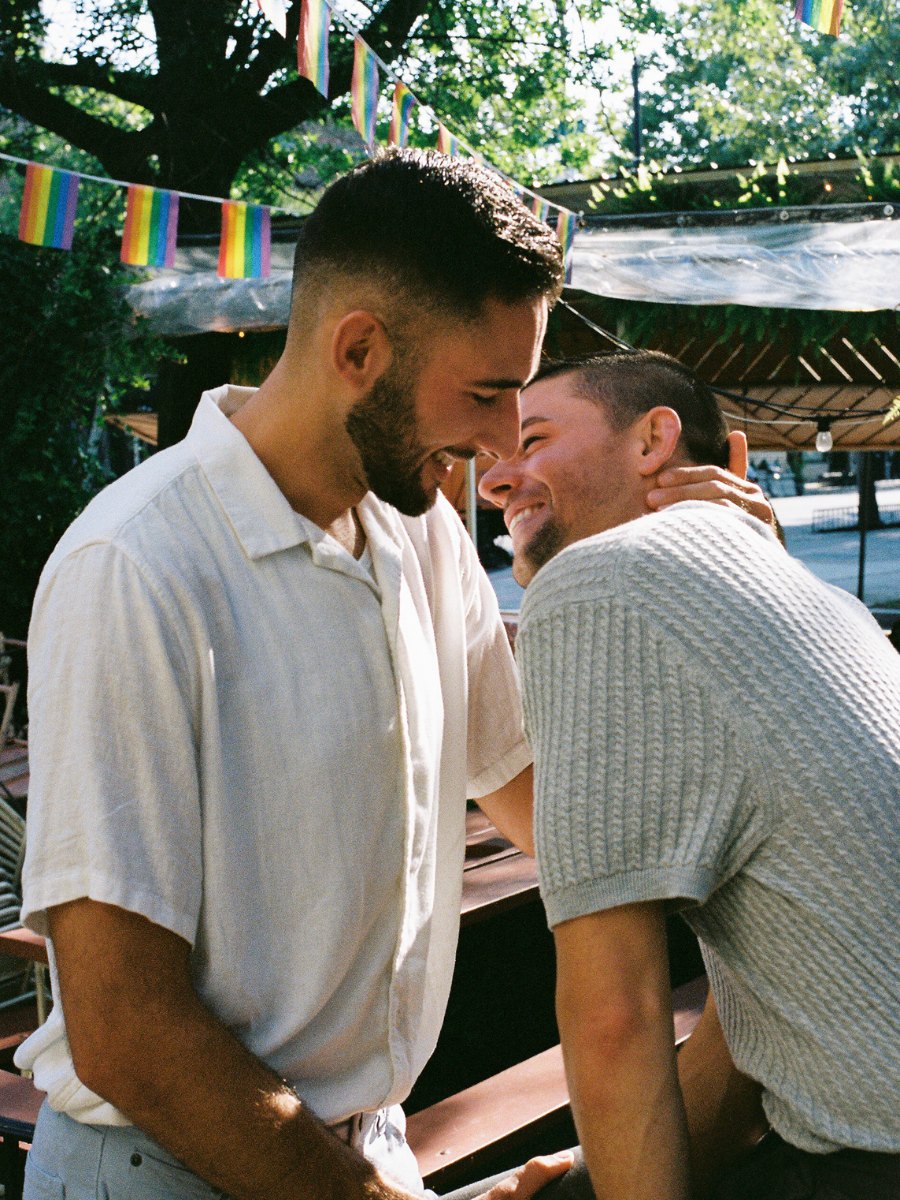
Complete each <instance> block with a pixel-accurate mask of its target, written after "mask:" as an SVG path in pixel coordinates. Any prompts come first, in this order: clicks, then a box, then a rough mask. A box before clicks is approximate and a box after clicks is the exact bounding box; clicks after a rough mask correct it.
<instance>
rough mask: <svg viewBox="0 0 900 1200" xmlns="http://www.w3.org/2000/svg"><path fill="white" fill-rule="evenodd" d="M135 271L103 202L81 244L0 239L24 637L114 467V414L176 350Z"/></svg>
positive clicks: (8, 514)
mask: <svg viewBox="0 0 900 1200" xmlns="http://www.w3.org/2000/svg"><path fill="white" fill-rule="evenodd" d="M2 207H5V206H0V210H2ZM125 278H126V273H125V272H124V271H123V270H122V269H121V268H120V266H119V264H118V241H117V239H116V237H115V234H114V233H113V231H112V229H111V222H110V217H109V213H108V212H105V211H103V210H102V208H101V207H100V206H94V210H93V211H92V212H90V213H89V214H88V219H87V220H86V221H85V222H84V224H83V226H82V227H81V228H80V230H79V237H78V239H77V242H76V246H75V248H74V249H73V250H72V251H71V252H70V253H66V252H64V251H59V250H52V249H38V248H36V247H34V246H26V245H24V244H22V243H21V242H18V241H15V240H13V239H12V238H10V237H6V236H2V237H0V279H2V280H3V286H0V325H2V328H3V331H4V339H5V349H4V352H3V354H2V355H0V479H2V480H3V496H4V519H3V522H2V523H0V562H2V563H3V564H4V567H3V571H2V572H0V629H2V630H3V631H4V632H5V633H7V634H9V635H11V636H22V635H24V632H25V630H26V628H27V623H28V614H29V611H30V608H31V601H32V597H33V595H34V588H35V586H36V584H37V579H38V576H39V574H40V571H41V568H42V566H43V564H44V562H45V560H46V559H47V556H48V555H49V553H50V551H51V549H52V548H53V546H54V544H55V543H56V541H57V540H58V538H59V537H60V535H61V534H62V533H63V531H64V530H65V528H66V526H67V525H68V524H69V523H70V522H71V521H72V520H73V518H74V517H75V516H76V515H77V514H78V513H79V512H80V511H81V509H82V508H83V507H84V505H85V504H86V503H87V501H88V500H89V499H90V498H91V496H93V495H94V494H95V493H96V492H97V491H98V490H99V489H100V488H101V487H102V486H103V485H104V484H105V483H107V482H108V481H109V479H110V477H111V473H110V471H109V469H108V468H107V467H106V466H105V465H104V463H103V460H102V455H101V453H100V449H101V434H102V421H103V415H104V413H106V412H108V411H111V410H115V409H117V408H119V407H120V406H121V405H122V403H123V401H125V400H126V399H127V403H128V405H129V406H133V405H135V403H136V395H135V394H136V393H138V394H140V393H142V392H145V391H146V389H147V388H148V386H149V380H150V378H151V376H152V373H153V371H154V369H155V366H156V364H157V362H158V360H159V357H160V354H161V353H163V352H164V351H163V348H162V347H161V346H160V344H159V343H158V342H157V341H156V339H153V338H151V337H150V336H149V335H148V333H147V332H146V331H145V330H144V329H142V328H141V327H140V326H136V325H135V323H134V318H133V315H132V313H131V310H130V309H129V308H128V306H127V304H126V303H125V299H124V295H123V287H122V285H123V282H124V280H125Z"/></svg>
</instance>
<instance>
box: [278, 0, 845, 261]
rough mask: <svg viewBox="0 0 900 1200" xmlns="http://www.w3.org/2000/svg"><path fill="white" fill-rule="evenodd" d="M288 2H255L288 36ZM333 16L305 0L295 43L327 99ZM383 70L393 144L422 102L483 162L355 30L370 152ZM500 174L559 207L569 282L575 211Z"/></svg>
mask: <svg viewBox="0 0 900 1200" xmlns="http://www.w3.org/2000/svg"><path fill="white" fill-rule="evenodd" d="M287 2H288V0H256V4H257V6H258V7H259V9H260V10H261V11H262V12H263V13H264V14H265V16H267V17H268V19H269V20H270V21H271V22H272V24H273V25H274V26H275V28H276V29H277V30H278V31H279V32H280V33H281V34H282V36H285V28H286V24H287V9H286V5H287ZM809 2H814V3H840V2H841V0H809ZM332 17H337V19H338V20H339V21H340V22H341V24H343V25H345V26H346V27H347V28H350V26H349V25H348V24H347V22H345V20H344V18H343V15H342V14H341V12H340V10H339V9H337V8H335V7H334V6H332V5H329V4H327V3H326V2H325V0H303V3H302V5H301V8H300V33H299V37H298V41H297V69H298V71H299V73H300V74H301V75H302V76H304V78H306V79H308V80H309V81H310V82H311V83H312V84H313V86H314V87H315V88H316V89H317V90H318V91H319V92H320V93H321V94H322V95H323V96H324V97H325V98H326V99H328V38H329V34H330V32H331V21H332ZM323 64H324V68H323ZM379 71H382V72H384V74H385V75H387V76H388V78H391V79H393V80H394V93H393V103H392V106H391V122H390V126H389V128H388V145H389V146H405V145H406V144H407V141H408V138H409V124H410V117H411V115H412V110H413V108H415V107H416V106H418V108H419V111H420V112H428V113H430V114H431V116H432V118H433V119H434V120H435V122H436V124H437V149H438V150H439V151H440V152H441V153H442V154H447V155H449V156H450V157H451V158H455V157H457V155H460V154H467V155H469V156H471V157H473V158H478V159H479V160H480V161H483V160H481V156H480V155H479V154H477V153H476V152H475V151H474V150H473V149H472V147H471V146H469V145H467V143H466V142H464V141H463V140H462V138H460V137H459V136H458V135H457V134H455V133H454V132H453V131H452V130H451V129H449V128H448V127H447V126H446V125H445V124H444V122H443V121H441V120H440V119H439V118H438V117H437V116H436V114H435V113H434V112H433V111H432V110H431V109H430V108H428V107H427V105H423V104H422V103H421V102H420V101H419V99H418V98H417V97H416V96H415V95H414V94H413V92H412V90H411V89H410V88H409V87H407V85H406V84H405V83H403V81H402V80H398V79H395V78H394V76H393V73H392V72H391V69H390V67H389V66H388V65H387V63H385V62H384V61H383V60H382V59H381V58H379V56H378V55H377V54H376V53H375V51H374V50H373V49H372V48H371V47H370V46H369V45H367V43H366V42H365V41H364V40H363V38H362V37H360V35H359V34H358V33H354V38H353V74H352V77H351V82H350V112H351V115H352V118H353V124H354V126H355V127H356V131H357V133H358V134H359V136H360V137H361V138H362V140H363V142H365V144H366V146H367V147H368V149H369V153H372V151H373V150H374V147H375V119H376V110H377V107H378V95H379V87H380V74H379ZM492 170H496V168H492ZM497 174H499V175H502V176H503V178H504V179H506V181H507V183H509V185H510V186H511V187H512V188H513V189H514V190H515V192H516V193H517V195H518V196H519V198H520V199H521V200H522V201H523V202H524V203H528V199H526V197H527V198H530V201H531V210H532V212H533V213H534V214H535V216H536V217H537V218H538V220H540V221H547V220H548V219H549V214H550V208H551V207H553V208H556V209H557V211H558V217H557V231H558V233H559V236H560V241H561V242H562V244H563V251H564V253H565V255H566V260H565V261H566V282H567V283H568V282H570V281H571V277H572V255H571V249H572V242H573V239H574V235H575V228H576V226H577V223H578V217H577V215H576V214H575V213H573V212H570V211H569V210H568V209H566V208H562V207H561V206H560V205H552V206H551V204H550V202H549V201H548V200H545V199H544V198H543V196H540V195H539V194H538V193H537V192H533V191H531V189H530V188H526V187H523V186H522V185H521V184H519V183H516V182H515V181H514V180H512V179H510V178H509V177H508V176H506V175H503V172H502V171H497Z"/></svg>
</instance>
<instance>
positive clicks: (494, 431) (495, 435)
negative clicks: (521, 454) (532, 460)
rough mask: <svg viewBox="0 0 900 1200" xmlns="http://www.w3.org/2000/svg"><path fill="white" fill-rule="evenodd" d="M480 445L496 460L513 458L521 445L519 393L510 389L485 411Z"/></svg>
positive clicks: (479, 437)
mask: <svg viewBox="0 0 900 1200" xmlns="http://www.w3.org/2000/svg"><path fill="white" fill-rule="evenodd" d="M478 445H479V447H480V449H482V450H486V451H487V452H488V453H489V454H493V455H494V456H495V457H496V458H501V459H502V458H511V457H512V456H513V455H514V454H515V452H516V449H517V447H518V445H519V391H518V389H515V390H514V389H512V388H510V389H509V390H508V391H506V392H504V393H503V394H502V395H501V396H499V397H498V398H497V400H495V402H494V403H493V404H492V405H491V407H490V409H487V410H486V411H485V415H484V420H483V421H482V424H481V428H480V429H479V431H478Z"/></svg>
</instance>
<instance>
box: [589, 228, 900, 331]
mask: <svg viewBox="0 0 900 1200" xmlns="http://www.w3.org/2000/svg"><path fill="white" fill-rule="evenodd" d="M887 207H890V206H887ZM573 254H574V259H573V274H572V286H573V287H576V288H580V289H581V290H582V291H585V292H593V293H594V294H595V295H598V296H609V297H611V298H614V299H618V300H646V301H654V302H656V303H658V304H746V305H750V306H753V307H757V308H809V309H834V310H836V311H840V312H874V311H876V310H878V309H896V308H900V221H896V220H879V221H853V222H843V223H837V222H831V223H818V222H817V223H812V222H807V223H803V224H795V223H792V222H787V221H785V222H783V223H779V224H773V225H769V224H765V225H743V226H728V227H722V226H717V227H715V228H703V229H698V228H688V229H679V228H672V227H671V226H667V227H665V228H659V227H655V228H652V229H648V228H643V229H635V228H629V229H621V230H616V229H609V228H606V229H602V230H600V229H598V230H591V229H587V230H583V231H579V232H578V233H577V234H576V235H575V242H574V248H573Z"/></svg>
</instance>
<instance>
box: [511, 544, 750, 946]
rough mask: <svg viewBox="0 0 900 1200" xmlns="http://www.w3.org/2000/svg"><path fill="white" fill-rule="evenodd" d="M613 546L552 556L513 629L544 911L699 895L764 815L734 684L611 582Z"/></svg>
mask: <svg viewBox="0 0 900 1200" xmlns="http://www.w3.org/2000/svg"><path fill="white" fill-rule="evenodd" d="M582 545H586V544H584V543H583V544H582ZM619 558H620V556H619V554H618V552H617V547H616V546H615V545H613V546H612V547H608V548H607V549H606V550H605V552H604V550H603V548H590V549H589V550H588V551H587V552H585V553H574V554H573V553H572V552H567V553H565V554H564V555H562V556H560V558H558V559H557V560H555V561H554V562H553V563H551V564H550V565H549V566H548V567H545V568H544V570H543V571H542V572H541V573H540V574H539V576H538V577H537V579H536V580H535V581H534V583H533V584H532V585H531V588H530V589H529V593H528V596H527V600H526V605H525V609H524V612H523V618H522V624H521V627H520V631H519V642H518V657H519V664H520V668H521V674H522V681H523V686H524V691H525V710H526V724H527V729H528V734H529V737H530V740H531V744H532V749H533V751H534V755H535V768H536V810H535V838H536V845H537V858H538V868H539V875H540V883H541V892H542V895H543V898H544V904H545V907H546V909H547V915H548V920H549V923H550V925H551V926H553V925H557V924H559V923H560V922H561V921H566V920H570V919H572V918H574V917H578V916H582V915H584V914H586V913H589V912H596V911H599V910H601V909H605V908H610V907H614V906H616V905H620V904H627V903H632V902H635V901H639V900H655V899H673V900H674V899H676V898H684V899H687V900H689V901H694V902H702V901H704V900H706V899H707V897H708V896H709V895H710V894H711V893H712V892H713V891H714V890H715V889H716V888H718V887H719V886H720V885H721V884H722V883H723V882H725V881H726V880H727V879H729V878H730V877H731V876H732V875H733V874H734V873H735V872H736V871H737V870H738V869H739V868H740V867H741V865H742V864H743V863H744V862H745V861H746V859H747V857H748V856H749V855H750V854H751V853H752V851H753V850H754V849H755V847H756V846H757V845H758V844H759V842H760V841H761V840H762V838H763V837H765V835H766V833H767V831H768V829H769V828H770V823H771V822H770V817H771V814H770V812H769V811H768V807H767V805H766V804H765V803H763V804H760V802H759V798H758V796H756V795H754V790H753V788H752V786H751V783H750V779H751V773H752V768H753V763H752V762H750V761H748V759H749V758H751V757H752V753H753V752H752V748H751V747H748V745H746V744H745V743H744V741H743V739H742V736H741V733H740V729H739V722H738V721H736V720H735V714H734V713H732V712H731V711H730V709H729V705H728V701H727V699H725V698H723V697H722V696H721V695H719V694H718V693H717V690H716V688H715V686H714V682H713V681H711V680H710V679H709V678H707V677H706V676H705V674H704V672H703V671H702V670H698V669H697V668H696V666H695V665H694V664H692V663H691V662H689V661H687V658H686V656H685V654H684V652H683V650H682V649H681V647H680V646H679V645H678V643H677V641H676V640H675V639H673V638H672V637H671V636H670V634H668V633H667V632H666V631H665V630H664V629H663V628H662V627H661V626H660V624H659V623H658V622H656V621H655V620H654V619H653V616H652V615H651V614H648V613H647V612H644V611H641V609H640V608H639V607H636V606H635V604H634V599H633V597H631V598H629V599H628V600H626V598H625V597H624V596H623V595H621V594H619V593H620V591H621V590H622V589H621V587H620V584H621V579H620V576H621V574H622V571H621V570H620V569H619V568H620V567H621V565H622V564H621V562H620V561H619Z"/></svg>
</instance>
